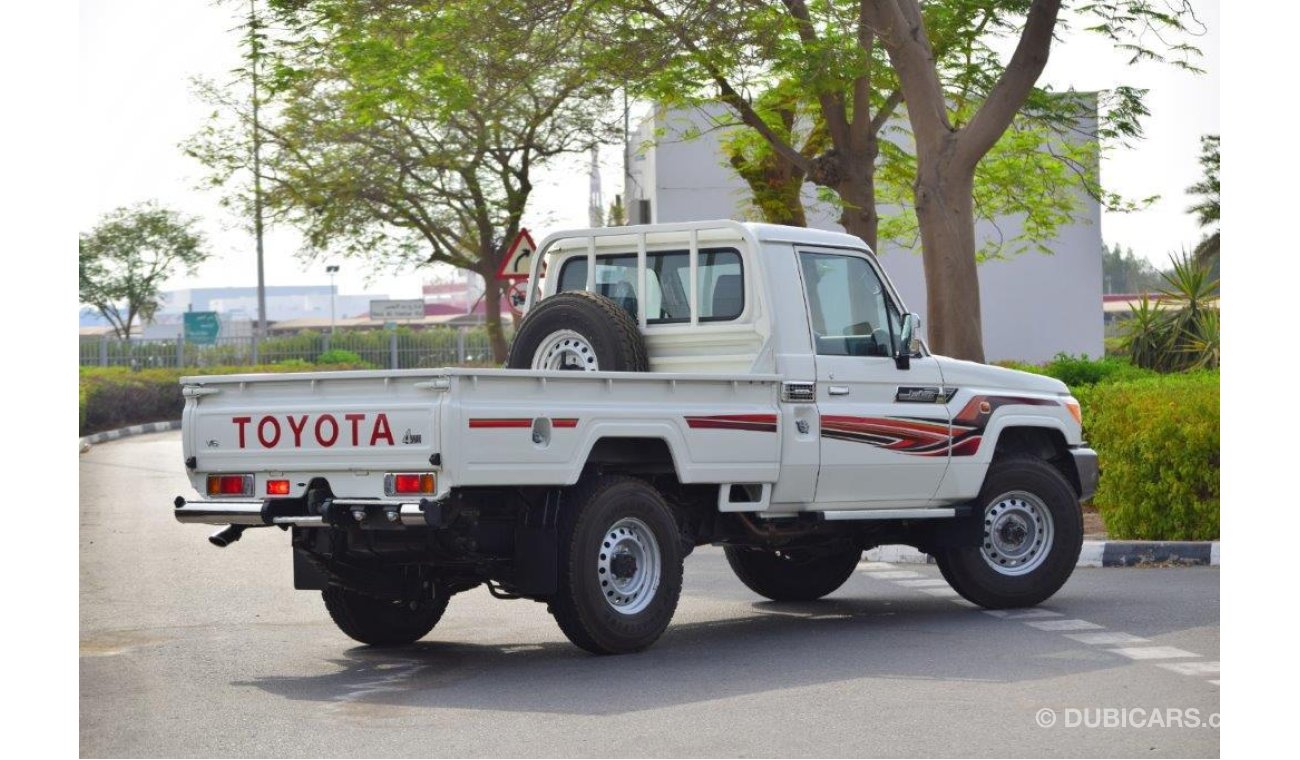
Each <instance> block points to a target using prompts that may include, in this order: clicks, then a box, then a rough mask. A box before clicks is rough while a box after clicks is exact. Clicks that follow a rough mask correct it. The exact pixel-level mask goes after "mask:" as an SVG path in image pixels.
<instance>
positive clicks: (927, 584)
mask: <svg viewBox="0 0 1300 760" xmlns="http://www.w3.org/2000/svg"><path fill="white" fill-rule="evenodd" d="M895 583H897V584H898V585H900V586H907V587H908V588H933V587H935V586H947V585H948V581H945V580H944V579H943V578H922V579H920V580H915V581H895Z"/></svg>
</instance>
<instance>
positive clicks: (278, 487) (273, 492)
mask: <svg viewBox="0 0 1300 760" xmlns="http://www.w3.org/2000/svg"><path fill="white" fill-rule="evenodd" d="M266 493H267V494H268V495H270V496H288V495H289V481H287V480H268V481H266Z"/></svg>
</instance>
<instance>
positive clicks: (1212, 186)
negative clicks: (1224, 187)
mask: <svg viewBox="0 0 1300 760" xmlns="http://www.w3.org/2000/svg"><path fill="white" fill-rule="evenodd" d="M1200 162H1201V172H1202V175H1203V176H1202V178H1201V181H1200V182H1197V183H1196V184H1195V185H1192V186H1191V187H1189V188H1187V192H1189V193H1191V194H1193V195H1199V196H1201V199H1200V200H1199V201H1197V202H1196V203H1195V204H1194V205H1192V207H1191V208H1189V209H1187V210H1188V211H1190V212H1192V213H1193V214H1195V215H1196V222H1197V224H1199V225H1200V226H1201V227H1202V228H1204V229H1206V230H1207V232H1206V235H1205V237H1204V238H1202V239H1201V242H1199V243H1197V244H1196V252H1195V255H1196V260H1197V261H1198V262H1200V263H1201V264H1205V265H1207V266H1209V265H1212V266H1213V267H1215V268H1216V269H1217V267H1218V262H1219V136H1218V135H1205V136H1203V137H1202V138H1201V158H1200ZM1217 277H1218V275H1217V273H1216V274H1215V278H1216V279H1217Z"/></svg>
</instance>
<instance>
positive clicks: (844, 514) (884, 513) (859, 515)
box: [821, 507, 957, 520]
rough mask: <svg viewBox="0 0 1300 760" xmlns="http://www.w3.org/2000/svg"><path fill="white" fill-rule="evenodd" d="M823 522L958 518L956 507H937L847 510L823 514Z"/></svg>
mask: <svg viewBox="0 0 1300 760" xmlns="http://www.w3.org/2000/svg"><path fill="white" fill-rule="evenodd" d="M821 514H822V519H823V520H933V519H937V518H944V517H956V516H957V509H956V508H955V507H935V508H930V509H845V510H841V511H833V512H822V513H821Z"/></svg>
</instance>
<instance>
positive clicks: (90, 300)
mask: <svg viewBox="0 0 1300 760" xmlns="http://www.w3.org/2000/svg"><path fill="white" fill-rule="evenodd" d="M195 224H196V222H195V220H193V219H189V218H186V217H183V216H181V215H180V214H179V213H177V212H175V211H171V210H169V209H165V208H162V207H160V206H158V204H156V203H154V202H148V203H142V204H139V205H136V206H132V207H129V208H126V207H124V208H118V209H116V210H114V211H112V212H109V213H108V214H105V215H104V216H103V217H102V218H101V219H100V222H99V224H97V225H95V228H94V229H92V230H91V231H90V232H83V233H82V234H81V238H80V241H79V244H78V264H79V267H78V268H79V282H80V291H79V299H80V302H81V303H83V304H88V305H90V306H93V307H94V308H95V309H97V310H98V311H99V313H100V314H102V315H103V316H104V318H105V319H107V320H108V321H109V324H111V325H112V326H113V330H114V331H115V332H116V333H117V336H118V337H119V338H126V337H128V336H129V335H130V334H131V328H132V326H133V325H134V324H135V322H136V320H137V319H140V320H144V321H147V320H149V319H152V318H153V315H154V313H155V312H156V311H157V310H158V307H159V306H161V305H162V301H161V296H162V286H163V283H164V282H166V280H167V278H168V277H170V276H171V275H172V273H173V272H174V271H175V270H176V268H177V267H182V268H183V269H184V270H185V271H186V272H188V273H190V274H193V273H194V270H195V269H196V268H197V267H198V265H199V264H201V263H203V261H205V260H206V259H207V258H208V256H209V255H210V254H209V253H208V252H207V251H206V250H205V249H204V246H203V236H202V235H201V234H200V233H199V232H198V231H197V230H196V229H195Z"/></svg>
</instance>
